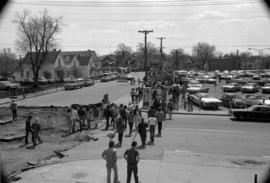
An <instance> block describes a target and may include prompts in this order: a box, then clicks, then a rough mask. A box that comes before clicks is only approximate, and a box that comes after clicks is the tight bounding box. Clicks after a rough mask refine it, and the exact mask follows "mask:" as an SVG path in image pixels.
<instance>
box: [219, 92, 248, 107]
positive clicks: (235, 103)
mask: <svg viewBox="0 0 270 183" xmlns="http://www.w3.org/2000/svg"><path fill="white" fill-rule="evenodd" d="M220 100H221V101H222V104H223V106H225V107H228V108H244V107H245V106H246V104H245V102H244V101H243V98H242V97H240V96H239V95H237V94H234V93H226V94H224V95H222V97H221V98H220Z"/></svg>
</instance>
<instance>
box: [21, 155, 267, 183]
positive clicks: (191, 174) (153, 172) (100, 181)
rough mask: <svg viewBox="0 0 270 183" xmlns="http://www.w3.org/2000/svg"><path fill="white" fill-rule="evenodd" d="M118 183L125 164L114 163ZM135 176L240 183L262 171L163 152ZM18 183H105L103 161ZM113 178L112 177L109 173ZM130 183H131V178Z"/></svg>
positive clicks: (27, 175) (73, 164)
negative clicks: (160, 157) (160, 156)
mask: <svg viewBox="0 0 270 183" xmlns="http://www.w3.org/2000/svg"><path fill="white" fill-rule="evenodd" d="M117 166H118V174H119V180H120V182H126V162H125V160H124V159H120V160H118V161H117ZM138 168H139V170H138V175H139V179H140V180H141V181H142V182H146V183H165V182H168V183H186V182H193V183H214V182H218V183H228V182H229V183H240V182H253V180H254V175H255V174H258V178H259V179H258V180H259V181H260V179H262V177H263V174H264V168H262V167H261V168H260V169H253V168H240V167H238V166H237V165H233V164H231V163H230V162H228V161H222V160H221V159H218V158H217V159H214V158H213V159H212V160H211V159H205V157H204V155H200V154H187V153H185V152H173V151H165V152H164V156H163V158H162V160H161V161H159V160H141V161H140V162H139V164H138ZM19 176H20V177H21V178H22V179H21V180H20V181H18V183H24V182H27V183H36V182H39V183H43V182H44V183H45V182H50V183H59V182H66V183H69V182H70V183H74V182H77V183H79V182H80V183H86V182H89V183H90V182H91V183H106V168H105V161H104V160H102V159H94V160H90V159H89V160H78V161H70V162H63V163H59V164H52V165H47V166H44V167H40V168H36V169H34V170H31V171H26V172H23V173H21V174H20V175H19ZM112 177H113V173H112ZM132 182H134V180H133V177H132Z"/></svg>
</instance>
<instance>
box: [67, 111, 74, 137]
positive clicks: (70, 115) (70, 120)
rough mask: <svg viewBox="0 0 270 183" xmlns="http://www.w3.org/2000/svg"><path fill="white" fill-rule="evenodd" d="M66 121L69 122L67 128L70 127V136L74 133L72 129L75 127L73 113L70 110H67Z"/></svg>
mask: <svg viewBox="0 0 270 183" xmlns="http://www.w3.org/2000/svg"><path fill="white" fill-rule="evenodd" d="M66 121H67V126H68V130H67V135H69V134H71V133H72V127H73V121H72V113H71V110H70V109H68V110H67V114H66Z"/></svg>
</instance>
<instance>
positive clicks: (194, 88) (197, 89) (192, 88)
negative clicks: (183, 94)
mask: <svg viewBox="0 0 270 183" xmlns="http://www.w3.org/2000/svg"><path fill="white" fill-rule="evenodd" d="M208 91H209V88H207V87H204V86H203V85H202V84H188V87H187V92H189V93H190V94H193V93H207V92H208Z"/></svg>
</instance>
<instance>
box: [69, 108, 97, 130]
mask: <svg viewBox="0 0 270 183" xmlns="http://www.w3.org/2000/svg"><path fill="white" fill-rule="evenodd" d="M99 113H100V112H99V109H98V108H97V107H95V106H94V107H83V106H79V107H78V106H77V107H76V106H71V108H69V109H67V114H66V121H67V126H68V131H67V134H72V133H74V132H75V131H76V124H78V125H79V131H80V132H82V130H83V129H91V125H92V124H93V123H94V127H95V128H97V122H96V120H97V119H98V118H99V115H100V114H99Z"/></svg>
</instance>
